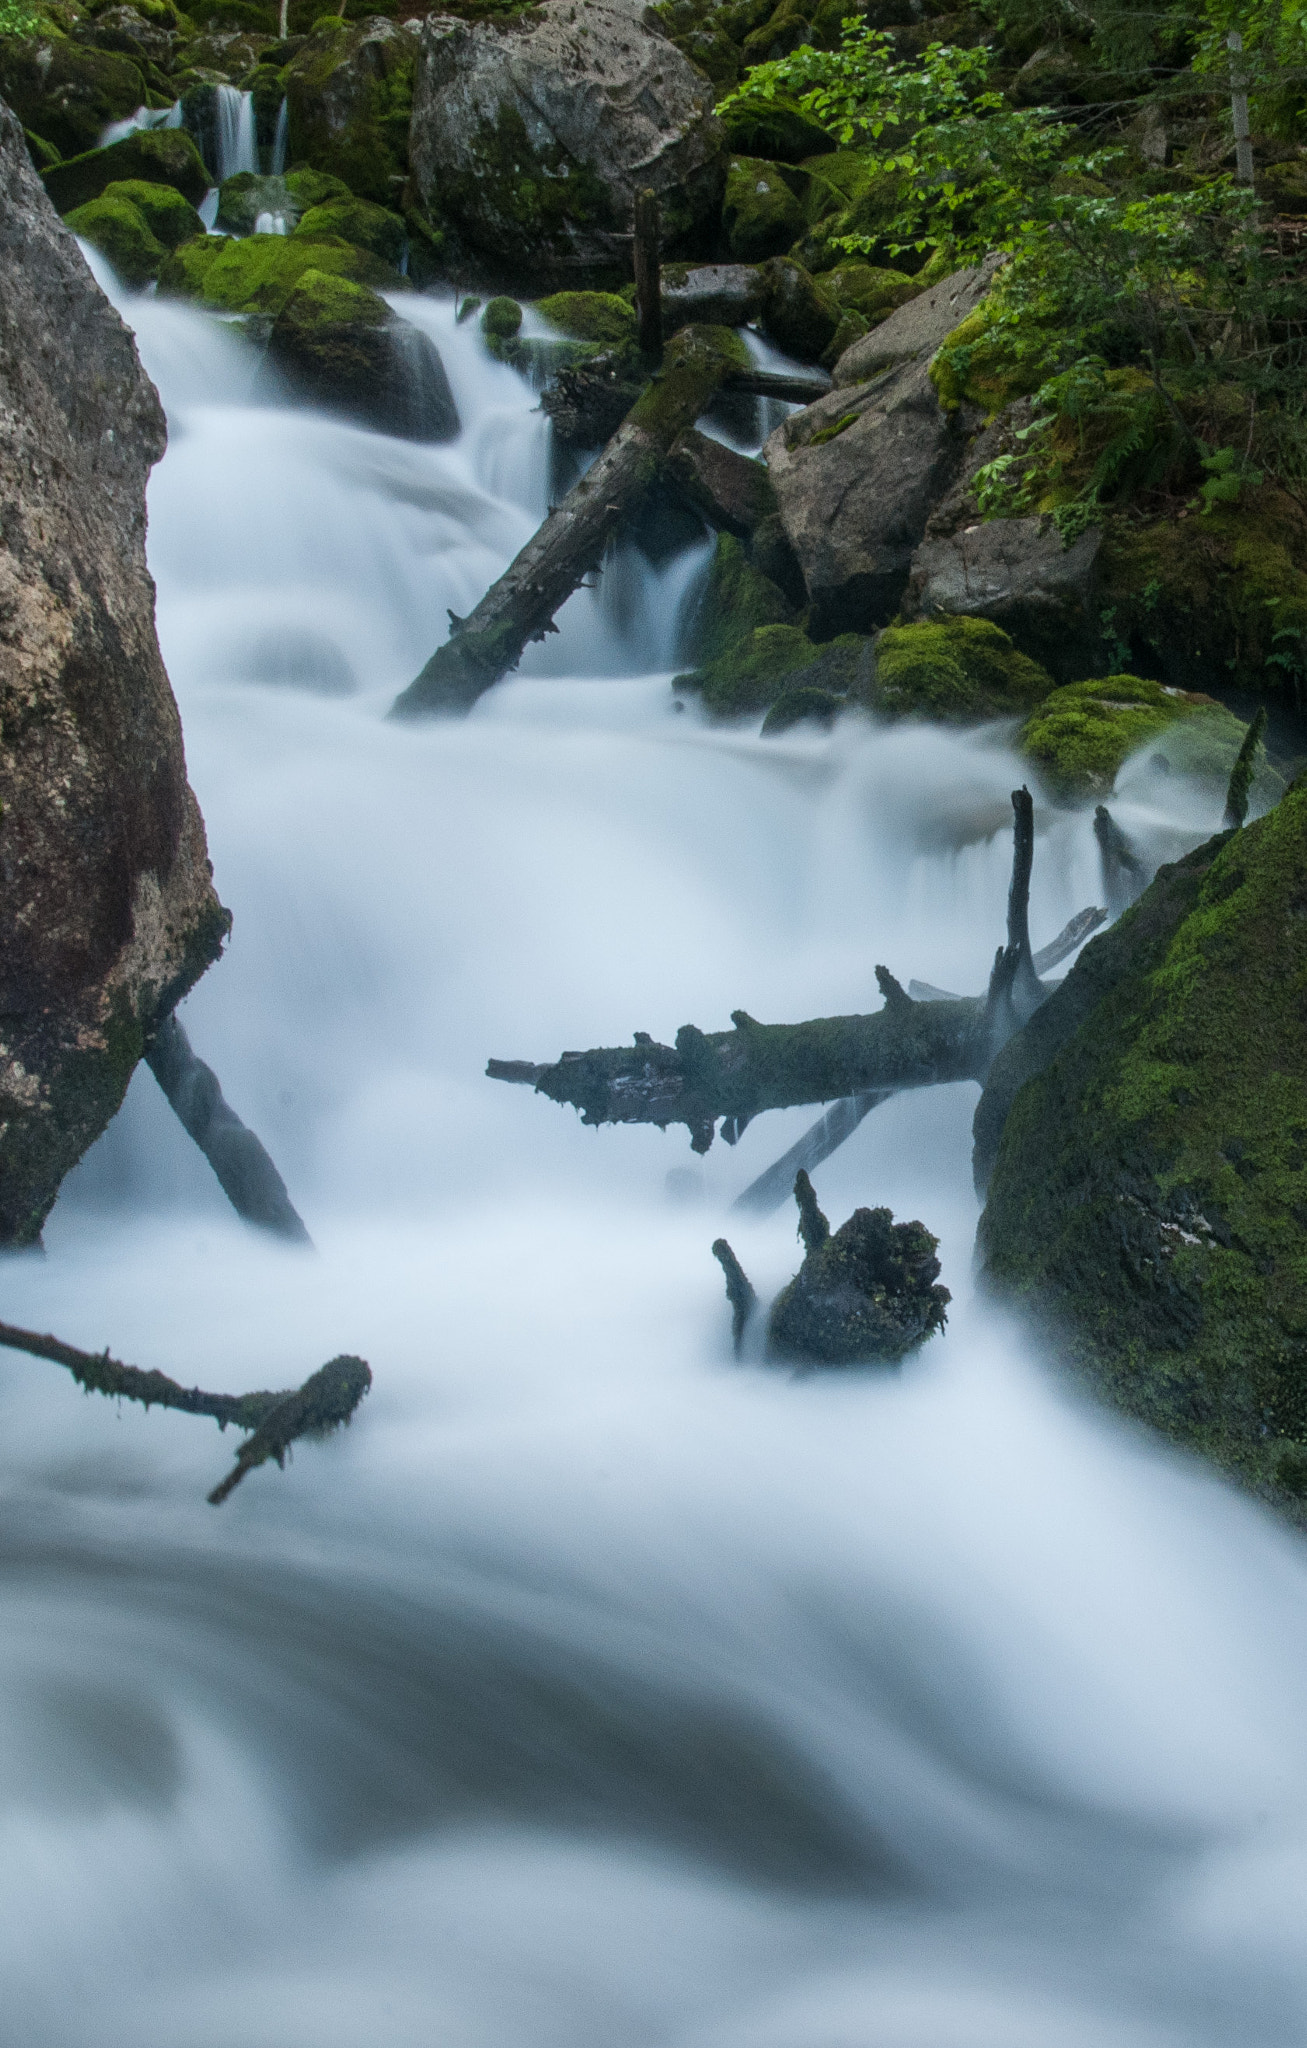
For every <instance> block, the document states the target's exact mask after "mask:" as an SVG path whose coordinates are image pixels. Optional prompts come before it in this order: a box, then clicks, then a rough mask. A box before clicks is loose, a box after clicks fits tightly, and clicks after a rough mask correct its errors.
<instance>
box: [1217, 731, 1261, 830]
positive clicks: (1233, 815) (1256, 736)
mask: <svg viewBox="0 0 1307 2048" xmlns="http://www.w3.org/2000/svg"><path fill="white" fill-rule="evenodd" d="M1265 731H1266V706H1265V705H1264V704H1263V705H1262V707H1261V709H1260V710H1259V711H1258V713H1257V716H1256V718H1254V720H1253V722H1252V724H1251V725H1250V726H1249V728H1248V730H1247V732H1246V733H1245V734H1244V740H1243V745H1242V746H1241V747H1240V749H1239V752H1238V754H1237V755H1236V757H1235V763H1234V767H1233V768H1232V769H1231V770H1230V786H1229V788H1228V789H1227V790H1226V792H1225V826H1226V830H1227V831H1230V830H1234V831H1237V830H1238V828H1239V827H1240V826H1241V825H1242V824H1243V823H1244V821H1245V820H1246V818H1247V816H1248V797H1249V794H1250V792H1251V790H1252V786H1253V777H1254V775H1255V774H1256V773H1257V750H1258V748H1259V747H1260V746H1261V744H1262V735H1263V733H1264V732H1265Z"/></svg>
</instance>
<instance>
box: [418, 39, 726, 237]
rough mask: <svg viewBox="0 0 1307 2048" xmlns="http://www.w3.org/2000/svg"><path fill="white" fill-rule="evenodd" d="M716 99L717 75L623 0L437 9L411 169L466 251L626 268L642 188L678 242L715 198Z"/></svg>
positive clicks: (700, 223) (718, 177)
mask: <svg viewBox="0 0 1307 2048" xmlns="http://www.w3.org/2000/svg"><path fill="white" fill-rule="evenodd" d="M712 106H713V91H712V87H711V86H710V85H709V83H708V81H707V79H706V78H704V77H703V76H702V74H701V73H699V72H698V71H696V70H695V69H694V67H693V66H692V65H691V64H689V63H687V61H686V60H685V58H684V57H683V56H681V54H680V52H679V51H678V50H676V49H675V48H674V47H673V45H672V44H671V43H669V42H667V41H666V40H665V39H664V38H663V37H662V36H660V35H656V34H654V33H652V32H651V31H650V30H649V29H647V28H646V27H645V26H644V25H643V23H642V22H641V21H640V20H639V18H638V17H637V15H636V13H635V11H634V10H631V9H627V8H625V7H622V6H620V5H616V4H613V0H590V4H589V5H587V6H585V7H577V6H575V5H574V4H572V0H546V5H545V6H543V7H542V8H541V9H540V10H539V11H538V12H535V13H532V14H530V15H526V16H520V17H514V18H510V19H502V18H500V19H491V20H487V21H481V22H473V23H470V22H465V21H460V20H456V19H453V18H452V17H449V16H441V15H434V16H432V18H431V19H430V20H429V21H428V22H427V23H426V25H425V27H424V29H423V31H422V53H421V57H420V60H419V65H418V82H417V91H416V95H415V99H414V105H413V126H412V133H411V137H410V154H411V159H412V165H413V171H414V175H415V177H416V180H417V184H418V187H419V190H420V191H421V193H422V197H423V200H424V202H425V203H426V205H427V206H428V207H429V208H430V209H431V210H432V212H433V213H435V214H436V215H438V216H439V217H441V218H443V219H444V220H445V221H446V222H447V223H448V224H449V225H450V226H451V227H452V229H453V230H454V232H455V234H456V235H457V237H458V238H459V240H460V241H461V243H462V244H463V246H464V248H465V249H466V251H467V252H468V253H469V254H470V255H472V256H474V257H480V258H481V259H482V260H485V261H487V262H489V263H491V264H493V265H498V266H500V267H505V268H507V269H508V270H510V271H511V272H514V273H520V274H521V275H522V276H523V277H524V278H529V277H531V276H532V275H539V273H540V270H541V268H542V267H543V268H544V269H546V270H547V271H549V272H552V273H554V274H555V275H559V276H565V275H568V274H575V273H578V272H580V273H585V272H587V271H588V272H593V273H599V272H605V271H606V272H615V273H619V274H620V275H621V276H623V277H625V276H628V275H629V274H630V260H631V259H630V235H631V230H632V225H633V221H634V208H635V195H636V192H637V191H639V190H641V189H643V188H646V187H650V188H652V189H653V190H654V191H655V192H657V193H658V194H659V196H660V198H661V201H662V210H663V229H664V241H665V246H666V247H667V249H668V250H669V252H671V253H675V251H676V249H677V247H678V246H684V247H686V248H690V247H692V245H693V243H694V240H695V237H696V234H697V232H698V231H699V230H700V229H701V228H703V227H704V226H705V225H706V224H707V223H709V221H710V220H711V218H712V217H713V215H714V214H715V210H716V207H717V205H718V202H719V201H720V197H721V189H722V179H723V176H724V157H723V142H724V132H723V129H722V126H721V123H720V122H719V121H718V120H717V118H716V116H715V115H714V113H713V111H712Z"/></svg>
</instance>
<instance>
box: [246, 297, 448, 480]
mask: <svg viewBox="0 0 1307 2048" xmlns="http://www.w3.org/2000/svg"><path fill="white" fill-rule="evenodd" d="M267 360H268V363H269V365H270V366H271V367H272V368H273V369H274V370H275V371H277V372H278V374H279V375H281V376H282V377H284V378H285V379H286V380H287V381H288V382H289V383H290V384H291V386H292V387H293V388H294V389H295V390H296V391H297V392H299V393H300V395H301V396H303V397H306V398H308V399H309V400H310V401H311V402H312V403H313V404H315V405H321V406H324V407H326V408H327V409H328V410H329V411H332V412H338V413H341V414H343V415H344V417H345V418H347V419H351V420H354V421H356V422H357V423H358V424H359V425H360V426H365V427H371V428H372V429H373V430H374V431H375V432H377V433H382V434H394V435H396V436H398V437H399V438H401V439H403V440H408V441H449V440H452V439H453V438H454V436H455V435H456V434H457V433H458V430H459V420H458V412H457V410H456V408H455V405H454V399H453V394H452V392H451V391H450V388H449V380H448V378H447V377H446V375H445V369H444V365H443V363H442V362H441V360H440V356H439V353H438V351H437V350H436V348H435V345H434V343H433V342H432V341H431V340H430V339H429V337H428V336H427V335H425V334H423V333H422V332H421V331H420V330H419V329H418V328H415V327H410V326H408V325H407V324H406V323H405V322H403V321H399V320H397V319H396V318H395V315H394V314H393V313H392V312H391V310H390V307H389V306H388V305H387V304H386V302H385V300H384V299H383V298H381V297H379V296H378V294H377V293H376V292H374V291H370V290H369V289H368V288H367V286H366V285H361V284H355V283H353V282H352V281H351V280H350V279H349V278H346V277H340V276H331V275H329V274H328V273H327V272H325V271H320V270H306V271H304V272H303V274H302V275H301V276H300V278H299V279H298V281H297V283H296V284H295V287H294V289H293V290H292V291H291V292H290V294H289V296H288V297H287V299H286V301H285V303H284V304H283V306H282V307H281V309H280V311H279V312H278V314H277V317H276V319H275V320H274V322H273V324H272V331H271V333H270V335H269V337H268V356H267Z"/></svg>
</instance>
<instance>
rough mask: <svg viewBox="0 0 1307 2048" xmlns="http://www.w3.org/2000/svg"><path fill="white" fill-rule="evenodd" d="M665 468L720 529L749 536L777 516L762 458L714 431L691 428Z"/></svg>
mask: <svg viewBox="0 0 1307 2048" xmlns="http://www.w3.org/2000/svg"><path fill="white" fill-rule="evenodd" d="M667 467H668V470H669V471H670V473H671V475H672V477H673V478H674V479H675V481H676V483H677V485H678V487H679V488H680V490H681V491H682V493H683V494H684V496H685V497H686V498H688V499H689V501H690V503H691V504H692V505H693V506H694V508H695V510H696V511H698V512H701V513H702V514H703V516H704V518H705V519H706V520H707V521H708V524H709V525H710V526H712V527H715V528H716V529H717V530H718V532H720V533H733V534H735V535H737V537H738V538H740V539H741V540H744V539H747V538H748V536H749V535H750V534H751V533H753V532H754V530H755V528H757V527H758V526H759V525H761V523H762V521H763V520H764V519H767V518H772V517H774V516H775V512H776V494H775V492H774V491H773V489H772V487H771V479H770V478H769V476H768V475H767V471H766V469H765V468H764V466H763V464H762V463H761V462H758V461H755V460H754V459H753V457H751V456H748V455H739V454H737V453H736V451H735V449H734V448H727V447H726V446H725V445H724V444H723V443H722V442H721V441H714V440H713V438H712V436H711V435H710V434H701V433H700V432H699V430H698V428H697V427H690V428H689V429H688V430H687V431H686V432H685V433H684V434H682V435H681V438H680V440H679V441H677V442H676V443H675V444H674V445H673V448H672V452H671V454H670V455H669V456H668V458H667Z"/></svg>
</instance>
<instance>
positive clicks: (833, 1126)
mask: <svg viewBox="0 0 1307 2048" xmlns="http://www.w3.org/2000/svg"><path fill="white" fill-rule="evenodd" d="M945 1000H946V1001H950V1002H951V1001H955V1000H956V998H954V997H946V998H945ZM893 1093H894V1090H893V1089H891V1088H877V1089H873V1090H872V1092H871V1093H870V1094H866V1095H845V1096H841V1098H840V1100H839V1101H838V1102H833V1103H832V1104H831V1106H830V1108H829V1109H828V1110H825V1111H824V1112H823V1113H822V1115H821V1116H819V1117H818V1118H817V1121H816V1123H815V1124H812V1125H811V1126H810V1127H809V1129H808V1130H806V1131H805V1132H804V1134H803V1136H802V1137H801V1138H800V1139H799V1140H798V1142H797V1143H796V1144H793V1145H791V1147H790V1149H789V1151H788V1152H784V1153H782V1154H781V1157H780V1158H779V1159H778V1160H776V1161H775V1163H774V1164H773V1165H771V1166H769V1167H768V1168H767V1170H766V1172H765V1173H760V1174H759V1175H758V1178H757V1180H753V1181H750V1182H749V1185H748V1187H747V1188H745V1190H744V1192H743V1193H742V1194H739V1195H737V1196H736V1197H735V1200H734V1201H733V1202H732V1203H731V1207H732V1209H735V1210H739V1211H741V1212H742V1213H744V1214H746V1215H753V1216H770V1215H772V1214H773V1213H774V1212H775V1211H776V1210H777V1209H779V1208H780V1206H781V1204H782V1202H788V1201H789V1199H790V1197H791V1196H792V1195H793V1193H794V1177H795V1175H796V1174H797V1173H798V1172H799V1169H800V1168H802V1169H803V1171H804V1172H805V1173H811V1172H812V1171H813V1169H814V1167H818V1166H820V1165H821V1163H822V1161H823V1159H829V1158H830V1156H831V1153H832V1152H837V1151H838V1150H839V1148H840V1146H841V1145H842V1144H843V1143H844V1140H845V1139H846V1138H851V1137H852V1136H853V1133H854V1132H855V1131H856V1130H857V1128H858V1125H859V1124H860V1123H861V1122H862V1120H863V1118H864V1117H866V1116H869V1115H870V1114H871V1112H872V1110H873V1109H877V1108H878V1107H879V1106H880V1104H881V1103H882V1102H888V1101H889V1099H890V1096H891V1095H892V1094H893Z"/></svg>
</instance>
